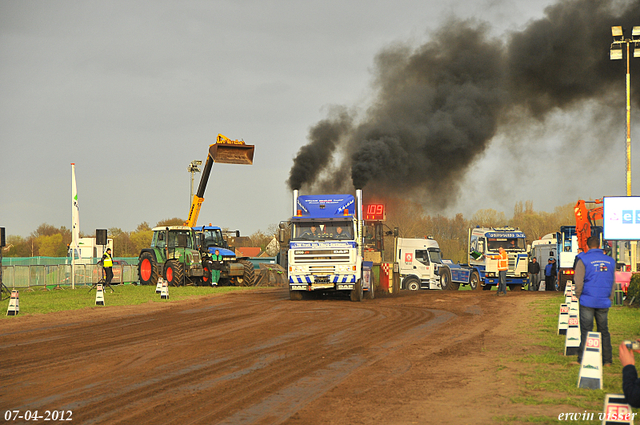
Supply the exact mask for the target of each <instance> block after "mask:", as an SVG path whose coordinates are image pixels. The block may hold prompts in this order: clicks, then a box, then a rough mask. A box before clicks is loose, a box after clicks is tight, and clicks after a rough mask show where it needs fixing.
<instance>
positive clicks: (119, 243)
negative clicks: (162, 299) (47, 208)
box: [2, 217, 278, 257]
mask: <svg viewBox="0 0 640 425" xmlns="http://www.w3.org/2000/svg"><path fill="white" fill-rule="evenodd" d="M184 222H185V220H184V219H181V218H177V217H174V218H168V219H164V220H161V221H159V222H158V223H157V224H156V225H155V226H153V227H159V226H181V225H183V224H184ZM153 227H151V226H150V225H149V223H147V222H146V221H145V222H142V223H140V224H139V225H138V226H137V227H136V229H135V230H134V231H130V232H127V231H124V230H122V229H120V228H117V227H112V228H110V229H107V238H109V239H113V253H114V256H115V257H137V256H138V255H139V254H140V251H142V249H144V248H148V247H150V246H151V238H152V236H153V231H152V230H151V229H152V228H153ZM277 227H278V226H277V225H272V226H269V228H268V229H267V230H266V231H262V230H259V231H257V232H255V233H254V234H252V235H251V236H249V238H250V241H249V242H248V243H249V244H250V245H251V246H257V247H260V248H262V250H263V251H264V249H265V248H266V247H267V245H268V244H269V242H270V241H271V239H272V238H273V236H274V235H275V234H276V230H277ZM80 237H81V238H91V237H94V238H95V233H94V234H86V233H82V232H80ZM6 242H7V246H6V247H5V248H4V249H3V251H2V255H3V256H4V257H66V256H67V255H68V252H69V245H70V244H71V230H70V229H67V228H66V227H65V226H62V227H55V226H52V225H50V224H47V223H43V224H41V225H40V226H38V228H37V229H36V230H35V231H33V232H32V233H31V234H30V235H29V236H27V237H22V236H16V235H9V236H8V237H7V241H6Z"/></svg>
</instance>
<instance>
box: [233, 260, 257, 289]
mask: <svg viewBox="0 0 640 425" xmlns="http://www.w3.org/2000/svg"><path fill="white" fill-rule="evenodd" d="M238 263H240V264H242V265H243V266H244V274H243V275H242V277H239V278H237V280H236V282H237V284H236V286H253V284H254V282H255V279H256V277H255V270H254V269H253V264H252V263H251V261H249V260H238Z"/></svg>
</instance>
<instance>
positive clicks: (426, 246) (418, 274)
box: [395, 237, 473, 291]
mask: <svg viewBox="0 0 640 425" xmlns="http://www.w3.org/2000/svg"><path fill="white" fill-rule="evenodd" d="M395 261H396V263H397V264H398V272H399V274H400V279H401V283H400V288H401V289H408V290H410V291H417V290H419V289H445V290H457V289H458V288H459V287H460V285H470V284H472V283H473V282H471V280H470V277H471V269H470V268H469V267H467V266H466V265H461V264H454V263H453V262H452V261H451V260H445V259H443V258H442V252H441V251H440V246H439V245H438V242H437V241H435V240H434V239H432V238H430V237H429V238H425V239H418V238H414V239H411V238H398V239H397V240H396V257H395Z"/></svg>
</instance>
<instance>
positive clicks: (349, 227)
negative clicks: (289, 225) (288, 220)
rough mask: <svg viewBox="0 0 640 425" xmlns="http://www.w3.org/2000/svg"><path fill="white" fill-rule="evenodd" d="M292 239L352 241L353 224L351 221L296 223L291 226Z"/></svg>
mask: <svg viewBox="0 0 640 425" xmlns="http://www.w3.org/2000/svg"><path fill="white" fill-rule="evenodd" d="M292 239H293V240H353V223H352V222H351V221H332V222H330V223H326V222H323V223H318V222H313V221H310V222H297V223H294V225H293V236H292Z"/></svg>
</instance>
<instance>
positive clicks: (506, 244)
mask: <svg viewBox="0 0 640 425" xmlns="http://www.w3.org/2000/svg"><path fill="white" fill-rule="evenodd" d="M525 246H526V245H525V240H524V238H487V248H488V249H489V251H497V250H498V248H500V247H503V248H504V249H505V250H506V251H524V250H525Z"/></svg>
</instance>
